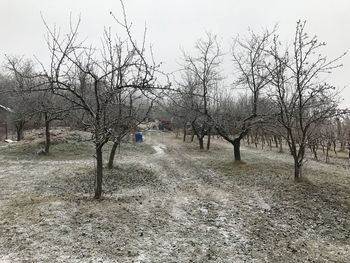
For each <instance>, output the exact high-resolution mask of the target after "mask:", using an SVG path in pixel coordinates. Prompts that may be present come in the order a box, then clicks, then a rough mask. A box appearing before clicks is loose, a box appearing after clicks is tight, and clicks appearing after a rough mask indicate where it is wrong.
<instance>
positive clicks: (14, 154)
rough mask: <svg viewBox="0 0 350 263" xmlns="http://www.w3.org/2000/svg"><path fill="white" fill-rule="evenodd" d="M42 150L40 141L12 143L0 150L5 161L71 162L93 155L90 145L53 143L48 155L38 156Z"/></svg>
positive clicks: (42, 144)
mask: <svg viewBox="0 0 350 263" xmlns="http://www.w3.org/2000/svg"><path fill="white" fill-rule="evenodd" d="M43 148H44V143H43V142H42V141H23V142H18V143H13V144H10V145H8V146H7V147H4V148H2V149H1V154H2V155H4V157H5V158H7V159H20V160H27V159H30V160H31V159H38V160H41V159H42V160H72V159H83V158H87V157H90V156H92V155H93V153H94V150H93V145H92V144H91V143H85V142H84V143H83V142H80V143H76V142H63V143H62V142H55V141H53V143H52V145H51V147H50V153H49V154H47V155H46V154H40V155H39V154H38V152H39V151H40V150H42V149H43Z"/></svg>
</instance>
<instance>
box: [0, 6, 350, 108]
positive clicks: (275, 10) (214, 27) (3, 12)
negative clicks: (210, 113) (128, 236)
mask: <svg viewBox="0 0 350 263" xmlns="http://www.w3.org/2000/svg"><path fill="white" fill-rule="evenodd" d="M124 3H125V6H126V11H127V15H128V19H129V20H130V21H132V22H133V24H134V25H133V28H134V30H135V34H136V36H139V37H140V36H141V32H142V30H143V28H144V25H145V23H146V25H147V32H148V34H147V39H148V42H149V43H152V44H153V47H154V53H155V57H156V59H157V60H158V61H163V62H164V63H165V65H164V70H166V71H174V70H176V69H177V68H178V63H177V62H178V61H179V57H180V56H181V51H180V47H182V48H183V49H185V50H187V51H188V52H190V51H191V49H192V48H193V46H194V43H195V41H196V40H197V39H198V38H200V37H204V35H205V32H207V31H209V32H212V33H214V34H217V35H218V37H219V39H220V41H221V43H222V44H223V47H225V48H227V47H228V46H229V43H230V41H231V40H232V38H233V37H234V36H236V35H237V34H240V35H244V34H246V32H247V29H248V28H252V29H253V30H257V31H259V30H262V29H263V28H266V27H267V28H272V27H273V26H274V25H275V24H276V23H278V24H279V31H278V32H279V33H280V35H281V37H282V38H283V39H286V40H287V39H292V37H293V34H294V29H295V25H296V21H297V20H298V19H301V20H305V19H306V20H307V21H308V25H307V32H308V33H309V34H310V35H318V37H319V39H320V40H321V41H325V42H327V47H326V48H325V50H324V54H325V55H327V56H329V57H335V56H338V55H340V54H342V53H343V52H345V51H347V50H349V49H350V15H349V13H350V1H349V0H332V1H329V0H289V1H287V0H263V1H262V0H245V1H244V0H216V1H214V0H124ZM120 9H121V7H120V2H119V0H100V1H97V0H95V1H93V0H74V1H73V0H60V1H53V0H0V34H1V38H0V62H2V61H3V57H4V54H10V55H24V56H26V57H32V56H33V55H36V56H37V57H39V58H40V59H42V60H45V57H47V48H46V44H45V39H44V34H45V27H44V25H43V22H42V20H41V17H40V12H42V14H43V16H44V17H45V19H46V21H47V22H48V23H49V24H50V25H52V24H56V25H57V26H60V27H62V29H64V28H66V27H67V25H68V23H69V16H70V14H72V15H73V17H77V16H78V15H81V18H82V26H81V33H80V34H81V35H82V36H84V37H88V40H89V41H91V42H92V43H96V45H97V44H99V43H100V37H101V33H102V31H103V28H104V26H107V27H108V26H111V27H112V28H115V31H118V30H120V28H119V27H118V26H117V25H116V23H115V22H114V21H113V19H112V17H111V16H110V15H109V13H110V11H112V12H113V13H114V14H116V16H119V15H120V11H121V10H120ZM342 62H343V64H344V66H343V67H342V68H340V69H337V70H336V71H335V72H334V73H333V74H332V76H330V77H329V79H328V81H329V82H331V83H332V84H335V85H336V86H337V87H339V88H345V89H344V92H343V93H342V96H343V97H344V102H343V103H342V105H343V106H345V107H349V108H350V76H349V75H348V73H350V54H348V55H347V56H346V57H345V58H344V59H343V60H342ZM227 65H228V63H227ZM226 71H227V72H229V69H226ZM228 77H229V78H230V77H231V76H230V75H228Z"/></svg>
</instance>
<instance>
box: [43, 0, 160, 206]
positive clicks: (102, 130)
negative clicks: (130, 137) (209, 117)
mask: <svg viewBox="0 0 350 263" xmlns="http://www.w3.org/2000/svg"><path fill="white" fill-rule="evenodd" d="M123 9H124V6H123ZM116 21H117V22H118V24H119V25H120V26H122V28H123V29H124V31H125V32H126V37H125V38H124V39H122V38H121V37H118V36H117V37H115V38H112V37H111V34H110V33H109V31H105V34H104V38H103V47H102V48H93V47H92V46H90V45H86V44H85V43H84V42H80V41H79V40H78V31H79V25H80V20H79V21H78V23H76V24H75V25H73V23H71V26H70V31H69V32H68V34H66V35H64V36H63V37H62V36H61V35H60V34H59V31H58V30H56V29H55V28H53V29H51V28H49V27H48V26H47V31H48V38H47V43H48V47H49V51H50V54H51V64H50V67H49V68H48V69H45V67H44V66H43V70H44V73H43V75H44V76H45V77H46V79H47V82H48V83H49V85H50V89H51V92H52V93H53V94H55V95H56V96H60V97H62V98H64V99H65V100H67V101H68V102H69V103H71V104H72V105H74V106H75V107H76V108H79V109H80V110H82V111H84V112H85V113H86V114H85V119H84V120H83V121H84V125H85V126H86V127H87V129H88V130H90V131H91V132H92V134H93V142H94V145H95V155H96V163H97V165H96V167H97V168H96V178H95V198H97V199H98V198H100V197H101V194H102V175H103V159H102V149H103V147H104V145H105V144H106V143H107V142H108V141H109V140H110V139H111V138H112V137H113V132H114V131H115V130H116V125H117V124H118V123H119V122H120V119H121V116H120V115H119V111H120V109H122V108H123V107H122V106H121V105H122V104H123V102H122V101H121V100H120V97H119V94H120V91H121V90H123V91H124V90H127V92H129V93H130V94H134V95H135V94H138V95H139V96H141V95H142V96H145V97H147V98H148V99H150V100H153V99H154V96H156V95H157V94H156V90H157V88H158V87H159V86H158V85H157V84H156V78H155V74H156V72H157V70H158V67H159V65H157V64H155V63H154V62H153V60H152V61H151V62H148V61H147V60H146V53H145V52H146V48H145V42H144V41H145V38H144V41H143V42H142V43H141V46H138V45H137V44H136V41H135V40H134V39H133V37H132V35H131V31H130V24H129V23H128V22H127V20H126V16H125V12H124V20H123V21H122V22H120V21H119V20H116ZM45 25H46V23H45ZM134 90H137V91H135V92H134ZM127 107H129V108H131V109H132V107H133V106H130V104H129V105H127Z"/></svg>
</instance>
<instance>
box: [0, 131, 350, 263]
mask: <svg viewBox="0 0 350 263" xmlns="http://www.w3.org/2000/svg"><path fill="white" fill-rule="evenodd" d="M58 133H59V135H56V137H55V140H56V143H54V145H53V148H52V154H50V155H49V156H45V157H39V156H36V157H32V156H33V152H32V150H31V151H21V149H20V147H23V146H21V143H18V144H15V145H10V146H9V145H6V146H5V147H4V148H1V151H0V262H25V261H27V262H201V263H202V262H308V261H309V262H347V261H348V259H349V258H350V254H349V251H350V247H349V238H350V236H349V234H350V233H349V232H350V231H349V230H350V225H349V218H350V200H349V197H350V190H349V189H350V178H349V177H350V173H349V170H348V169H347V168H346V167H344V166H336V165H330V164H324V163H320V162H314V161H309V162H307V163H306V166H305V168H304V180H303V181H302V182H299V183H295V182H294V180H293V165H292V162H291V157H290V156H289V155H288V154H278V153H276V152H273V151H261V150H260V149H252V148H243V149H242V158H243V160H244V161H243V162H241V163H235V162H233V149H232V146H230V145H228V144H226V143H224V142H222V141H218V140H213V147H212V149H211V150H210V151H209V152H206V151H199V150H198V149H197V147H198V145H197V144H195V143H193V144H191V143H182V141H181V140H180V139H174V137H173V135H172V134H164V133H156V132H155V133H154V134H153V135H152V134H146V138H147V140H146V143H143V144H134V143H123V144H122V145H121V149H120V153H118V152H119V151H117V156H116V162H115V168H114V169H112V170H107V169H105V170H104V172H105V173H104V183H103V189H104V190H103V198H102V199H101V200H94V199H93V193H94V172H95V164H94V159H93V158H92V154H93V147H92V145H91V142H89V141H84V140H81V138H80V137H83V138H84V136H76V135H73V136H71V135H69V133H65V132H64V131H59V132H58ZM79 138H80V139H79ZM40 140H42V138H40ZM24 143H25V142H24ZM27 143H28V144H29V145H30V146H31V147H32V148H31V149H33V148H35V149H36V147H37V146H38V145H37V143H38V139H37V137H35V136H33V138H32V140H30V141H27ZM67 144H68V145H69V146H68V147H66V146H67ZM73 144H76V145H78V146H80V147H82V148H83V147H86V146H88V148H86V149H85V150H86V151H85V150H80V149H78V150H74V149H72V148H69V147H71V146H72V145H73ZM85 144H86V145H85ZM82 145H84V146H82ZM55 146H57V147H62V148H61V150H59V149H60V148H54V147H55ZM12 147H13V148H12ZM16 147H19V148H16ZM110 147H111V143H109V144H108V145H107V146H106V148H105V149H106V151H105V157H107V156H108V152H109V149H110ZM67 151H68V152H72V153H71V155H69V154H68V153H67ZM89 151H90V152H89ZM10 153H13V154H14V156H16V155H21V154H22V156H21V157H20V158H18V160H17V158H12V157H11V158H10V157H9V156H10ZM58 153H60V154H62V155H65V157H62V156H56V155H55V154H58ZM73 153H74V154H73ZM34 156H35V154H34Z"/></svg>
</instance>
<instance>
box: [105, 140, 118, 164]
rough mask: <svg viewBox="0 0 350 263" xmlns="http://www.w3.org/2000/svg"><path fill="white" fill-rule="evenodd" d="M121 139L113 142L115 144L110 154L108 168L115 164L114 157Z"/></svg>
mask: <svg viewBox="0 0 350 263" xmlns="http://www.w3.org/2000/svg"><path fill="white" fill-rule="evenodd" d="M119 143H120V141H119V139H117V140H116V141H115V142H114V143H113V146H112V149H111V152H110V154H109V160H108V165H107V167H108V169H112V168H113V166H114V157H115V153H116V151H117V148H118V146H119Z"/></svg>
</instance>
